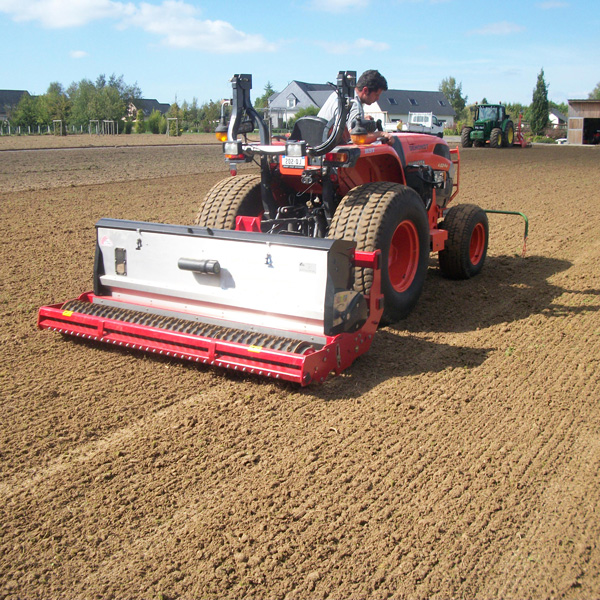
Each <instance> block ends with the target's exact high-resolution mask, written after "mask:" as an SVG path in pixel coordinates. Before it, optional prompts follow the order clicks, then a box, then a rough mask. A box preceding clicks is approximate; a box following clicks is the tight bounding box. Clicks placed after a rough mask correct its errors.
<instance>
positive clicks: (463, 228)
mask: <svg viewBox="0 0 600 600" xmlns="http://www.w3.org/2000/svg"><path fill="white" fill-rule="evenodd" d="M440 229H445V230H446V231H447V232H448V239H447V240H446V245H445V247H444V250H441V251H440V252H439V261H440V270H441V272H442V275H444V276H445V277H448V278H449V279H469V278H470V277H473V276H474V275H477V274H478V273H479V272H480V271H481V269H483V263H484V262H485V257H486V254H487V247H488V238H489V225H488V218H487V215H486V214H485V211H483V210H482V209H481V208H479V206H475V205H474V204H458V205H456V206H453V207H452V208H451V209H450V210H449V211H448V213H447V214H446V217H445V218H444V220H443V221H442V223H440Z"/></svg>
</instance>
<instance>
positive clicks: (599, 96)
mask: <svg viewBox="0 0 600 600" xmlns="http://www.w3.org/2000/svg"><path fill="white" fill-rule="evenodd" d="M588 99H589V100H600V81H599V82H598V83H597V84H596V87H595V88H594V89H593V90H592V91H591V92H590V93H589V94H588Z"/></svg>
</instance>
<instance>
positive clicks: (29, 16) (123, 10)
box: [0, 0, 133, 29]
mask: <svg viewBox="0 0 600 600" xmlns="http://www.w3.org/2000/svg"><path fill="white" fill-rule="evenodd" d="M132 8H133V5H132V4H129V3H127V4H126V3H124V2H114V1H113V0H18V1H17V0H0V12H4V13H7V14H8V15H10V16H11V17H12V18H13V19H14V20H15V21H17V22H26V21H37V22H39V23H40V24H41V25H42V26H43V27H48V28H50V29H58V28H63V27H79V26H81V25H87V24H88V23H91V22H92V21H97V20H98V19H107V18H108V19H119V18H122V17H123V16H125V15H126V14H127V13H128V12H130V11H131V10H132Z"/></svg>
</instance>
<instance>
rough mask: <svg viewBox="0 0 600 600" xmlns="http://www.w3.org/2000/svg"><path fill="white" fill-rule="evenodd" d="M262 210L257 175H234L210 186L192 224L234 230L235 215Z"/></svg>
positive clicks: (247, 214)
mask: <svg viewBox="0 0 600 600" xmlns="http://www.w3.org/2000/svg"><path fill="white" fill-rule="evenodd" d="M262 210H263V207H262V201H261V197H260V175H239V176H237V175H236V176H235V177H229V178H227V179H223V180H221V181H219V182H218V183H217V184H216V185H214V186H213V187H212V189H211V190H210V191H209V192H208V194H207V195H206V198H205V199H204V202H203V203H202V205H201V206H200V210H199V211H198V215H197V217H196V220H195V221H194V223H195V224H196V225H200V226H202V227H213V228H215V229H235V218H236V217H237V216H238V215H244V216H250V217H256V216H258V215H260V214H261V213H262Z"/></svg>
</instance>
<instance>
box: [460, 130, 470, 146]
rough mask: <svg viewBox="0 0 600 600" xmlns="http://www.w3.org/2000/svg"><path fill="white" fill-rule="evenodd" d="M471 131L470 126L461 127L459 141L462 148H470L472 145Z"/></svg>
mask: <svg viewBox="0 0 600 600" xmlns="http://www.w3.org/2000/svg"><path fill="white" fill-rule="evenodd" d="M471 131H473V128H472V127H463V128H462V131H461V132H460V143H461V145H462V147H463V148H470V147H471V146H472V145H473V140H472V139H471Z"/></svg>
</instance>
